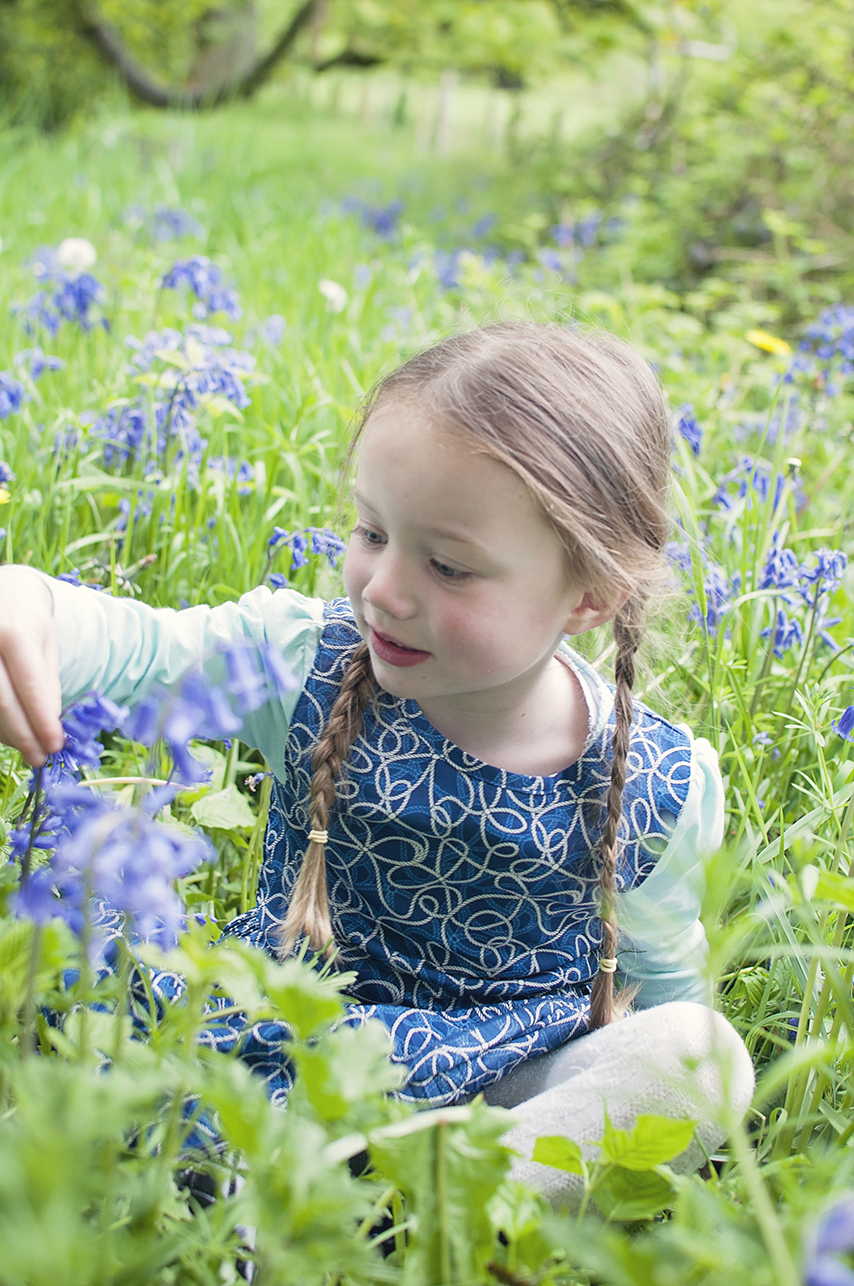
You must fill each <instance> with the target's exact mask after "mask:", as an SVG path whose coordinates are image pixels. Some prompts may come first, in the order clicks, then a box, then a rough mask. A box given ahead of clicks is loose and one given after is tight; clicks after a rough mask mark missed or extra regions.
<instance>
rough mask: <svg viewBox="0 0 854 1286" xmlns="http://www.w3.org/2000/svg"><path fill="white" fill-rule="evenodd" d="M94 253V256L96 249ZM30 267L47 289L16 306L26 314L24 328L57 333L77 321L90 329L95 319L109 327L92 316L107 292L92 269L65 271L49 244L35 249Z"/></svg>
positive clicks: (52, 333) (51, 333)
mask: <svg viewBox="0 0 854 1286" xmlns="http://www.w3.org/2000/svg"><path fill="white" fill-rule="evenodd" d="M92 253H93V255H94V251H93V252H92ZM31 267H32V270H33V273H34V274H35V277H36V279H37V280H38V281H39V282H40V283H41V285H42V286H43V287H44V289H42V290H40V291H38V292H37V294H35V295H33V297H32V299H30V300H29V302H28V303H27V304H25V305H23V306H16V309H15V311H18V312H22V313H23V316H24V328H25V330H26V331H27V332H28V333H30V334H32V333H33V331H34V329H35V328H36V327H42V328H43V329H44V330H46V331H47V332H48V334H49V335H56V334H57V333H58V331H59V329H60V327H61V326H62V324H63V322H77V324H78V325H79V326H80V327H81V328H82V329H83V330H91V329H92V327H93V326H94V325H95V324H96V322H100V324H101V325H103V326H104V327H105V328H106V326H107V323H106V321H105V320H104V318H102V317H101V318H95V317H93V316H92V315H91V313H92V310H93V309H94V308H95V306H96V305H98V304H100V303H101V302H102V301H103V299H104V298H105V295H106V291H105V290H104V287H103V285H102V283H101V282H100V281H98V279H97V277H93V276H92V274H91V273H90V272H74V271H71V272H68V271H66V270H65V268H64V267H63V266H62V264H61V263H60V260H59V259H58V258H57V254H56V251H55V250H54V249H53V248H52V247H50V246H43V247H42V248H41V249H40V250H38V251H37V252H36V255H35V256H34V258H33V259H32V260H31Z"/></svg>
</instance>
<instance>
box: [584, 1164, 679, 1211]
mask: <svg viewBox="0 0 854 1286" xmlns="http://www.w3.org/2000/svg"><path fill="white" fill-rule="evenodd" d="M673 1197H674V1188H673V1185H672V1183H671V1182H670V1180H669V1179H668V1178H667V1177H666V1176H665V1175H663V1174H659V1173H658V1172H657V1171H655V1170H646V1171H641V1172H639V1171H638V1170H637V1169H629V1168H628V1167H626V1166H622V1165H615V1166H614V1167H613V1168H611V1169H608V1170H606V1171H605V1172H604V1173H603V1175H602V1177H601V1179H599V1181H598V1182H597V1183H596V1185H595V1187H594V1188H593V1200H594V1201H595V1202H596V1205H597V1206H598V1207H599V1209H600V1210H601V1211H602V1214H603V1215H604V1216H605V1218H606V1219H624V1220H627V1221H631V1220H634V1219H652V1218H653V1216H654V1215H657V1214H659V1213H660V1211H662V1210H664V1209H665V1207H666V1206H668V1205H670V1203H671V1202H672V1200H673Z"/></svg>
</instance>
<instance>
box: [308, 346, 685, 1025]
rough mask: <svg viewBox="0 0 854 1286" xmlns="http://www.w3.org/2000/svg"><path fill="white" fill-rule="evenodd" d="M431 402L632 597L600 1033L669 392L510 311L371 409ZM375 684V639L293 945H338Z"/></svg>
mask: <svg viewBox="0 0 854 1286" xmlns="http://www.w3.org/2000/svg"><path fill="white" fill-rule="evenodd" d="M394 399H400V400H404V401H405V400H415V399H417V400H418V403H419V406H420V407H421V408H422V409H424V408H427V409H429V413H430V416H431V418H433V419H435V422H436V424H437V425H441V426H442V427H444V428H448V429H450V430H451V431H452V432H455V433H459V434H460V435H462V437H463V439H464V440H467V441H468V442H469V443H470V444H471V446H472V448H473V449H474V450H476V451H479V452H484V453H486V454H487V455H489V456H491V457H493V458H494V459H496V460H498V461H500V462H501V463H502V464H504V465H506V466H507V467H508V468H510V469H512V470H513V472H514V473H516V474H517V476H518V477H519V478H521V479H522V481H523V482H524V483H525V485H526V487H527V488H528V490H529V491H530V493H531V495H532V496H533V498H534V499H535V501H536V502H537V503H538V505H539V506H540V507H541V509H542V511H543V513H544V514H545V516H546V518H547V519H548V521H549V522H550V523H551V525H552V527H553V528H554V531H555V534H556V535H557V537H558V539H559V540H560V542H561V544H562V545H563V548H564V550H565V551H566V555H567V559H568V567H569V568H570V569H571V573H572V576H573V578H574V580H575V581H576V583H578V584H579V587H580V588H583V589H584V590H586V591H590V592H595V594H596V595H597V597H598V598H599V599H600V601H603V602H609V601H613V602H622V603H623V605H622V607H620V608H619V610H618V611H617V612H616V614H615V616H614V618H613V631H614V640H615V643H616V659H615V663H614V677H615V683H616V691H615V695H614V705H615V724H614V733H613V738H612V755H611V774H610V780H609V783H608V788H607V791H606V792H605V797H604V800H603V804H604V811H605V817H604V823H603V827H602V836H601V840H600V843H599V861H600V872H599V898H600V903H599V914H600V917H601V921H602V955H601V957H600V969H599V972H598V973H597V975H596V978H595V979H594V982H593V986H592V990H591V999H590V1026H591V1029H593V1028H596V1027H601V1026H604V1025H605V1024H607V1023H609V1022H612V1021H613V1020H614V1018H616V1017H618V1016H620V1015H621V1014H622V1013H623V1012H624V1011H625V1006H626V1003H627V1002H626V996H625V994H624V995H623V996H622V997H617V996H615V993H614V968H615V958H616V954H617V923H616V917H615V912H614V898H615V892H616V889H615V879H616V864H617V856H618V851H619V830H620V822H621V818H622V809H623V803H622V801H623V788H624V785H625V778H626V760H627V757H628V751H629V740H630V732H631V723H632V718H633V706H632V687H633V685H634V681H635V654H636V652H637V650H638V646H639V644H640V641H641V638H642V635H643V632H644V621H645V609H646V605H647V602H648V600H649V597H650V594H651V593H652V591H653V590H654V588H655V587H656V586H657V585H660V584H661V582H662V580H663V551H664V546H665V543H666V540H667V535H668V516H667V500H668V483H669V474H670V434H669V428H668V420H667V410H666V405H665V401H664V397H663V395H662V391H661V387H660V385H659V383H658V380H657V379H656V377H655V375H654V374H653V372H652V370H651V369H650V368H649V366H648V365H647V363H646V362H645V361H644V360H643V358H642V357H641V356H640V354H639V353H637V352H636V351H635V350H634V349H633V348H631V347H630V346H629V345H628V344H625V343H623V342H622V341H620V340H617V339H615V338H614V337H613V336H610V335H606V334H598V333H597V334H595V335H594V334H588V333H584V332H582V331H580V330H577V329H574V328H570V327H566V326H559V325H538V324H536V323H532V322H508V323H503V324H500V325H496V326H487V327H484V328H482V329H480V330H473V331H469V332H467V333H465V334H461V335H454V336H452V337H450V338H449V339H445V340H443V341H442V342H441V343H439V344H437V345H436V346H435V347H434V348H430V349H428V350H427V351H426V352H423V353H419V354H417V355H416V356H415V357H413V358H411V359H410V360H409V361H407V362H405V363H404V365H403V366H401V367H400V368H399V369H398V370H396V371H394V372H393V373H392V374H391V375H388V376H387V377H386V378H385V379H384V380H382V381H381V382H380V383H379V384H378V385H377V387H376V389H375V390H374V392H373V394H372V395H371V397H370V398H369V400H368V403H367V406H366V408H365V411H364V414H363V416H362V418H361V421H360V424H359V427H358V429H357V432H356V434H355V436H354V439H353V444H352V446H351V453H352V451H353V450H354V449H355V445H356V443H357V442H358V439H359V437H360V435H361V432H362V430H363V428H364V426H365V424H366V422H367V420H368V417H369V416H370V413H371V411H372V410H373V409H374V408H375V407H376V406H378V405H380V404H382V403H385V402H388V401H391V400H394ZM375 686H376V683H375V680H374V676H373V673H372V671H371V663H370V656H369V653H368V648H367V645H366V644H364V643H363V644H361V645H360V646H359V647H358V648H357V649H356V651H355V653H354V655H353V658H352V660H351V662H350V666H349V668H348V670H347V673H346V675H345V678H344V681H343V684H342V687H341V692H340V695H339V696H338V698H337V700H336V702H335V704H334V706H333V708H332V712H331V714H330V717H329V722H328V723H327V725H326V727H325V728H324V730H323V732H322V734H321V736H320V739H319V741H318V743H317V747H316V749H315V752H314V757H313V760H312V781H311V800H310V809H311V823H312V838H311V842H310V844H309V847H308V850H307V852H306V856H305V859H304V861H303V865H302V868H301V870H300V873H299V877H298V879H297V882H296V886H295V889H294V894H293V897H292V899H291V903H290V907H289V909H288V914H287V918H286V920H285V924H284V928H283V950H285V951H287V950H289V949H290V948H291V947H292V946H293V943H294V942H295V940H296V938H297V937H298V936H299V935H300V934H302V933H305V934H306V935H307V936H308V938H309V941H310V944H311V946H312V947H314V948H315V949H318V950H319V949H321V948H323V947H328V946H329V944H330V943H331V941H332V927H331V923H330V917H329V907H328V904H327V898H326V866H325V856H324V842H323V840H324V833H325V831H326V825H327V820H328V817H329V813H330V811H331V810H332V808H333V807H334V805H335V797H336V781H337V779H338V776H339V774H340V771H341V766H342V764H343V763H344V761H345V759H346V758H347V754H348V752H349V749H350V746H351V745H352V744H353V741H354V740H355V739H356V738H357V737H358V735H359V732H360V731H361V726H362V713H363V711H364V709H365V707H366V705H367V703H368V701H369V700H370V696H371V693H372V692H373V691H374V689H375Z"/></svg>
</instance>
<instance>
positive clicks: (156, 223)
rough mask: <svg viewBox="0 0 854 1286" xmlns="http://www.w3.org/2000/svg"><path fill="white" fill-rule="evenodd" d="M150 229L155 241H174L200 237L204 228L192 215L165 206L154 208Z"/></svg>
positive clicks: (176, 208)
mask: <svg viewBox="0 0 854 1286" xmlns="http://www.w3.org/2000/svg"><path fill="white" fill-rule="evenodd" d="M150 227H151V235H152V236H153V237H154V240H155V241H176V240H179V239H180V238H181V237H200V236H202V235H203V234H204V228H203V227H202V225H201V224H200V223H199V221H198V219H196V218H194V217H193V215H192V214H188V213H187V211H186V210H181V209H179V208H178V207H170V206H166V205H156V206H155V207H154V212H153V213H152V215H151V221H150Z"/></svg>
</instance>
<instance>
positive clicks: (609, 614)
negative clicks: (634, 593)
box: [563, 590, 631, 634]
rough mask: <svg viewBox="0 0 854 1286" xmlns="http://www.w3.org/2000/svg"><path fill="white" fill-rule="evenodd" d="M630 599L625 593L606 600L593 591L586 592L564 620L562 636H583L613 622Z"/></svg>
mask: <svg viewBox="0 0 854 1286" xmlns="http://www.w3.org/2000/svg"><path fill="white" fill-rule="evenodd" d="M630 597H631V595H630V594H628V593H626V594H618V595H617V596H616V597H614V598H607V599H606V598H603V597H602V596H601V595H599V594H597V593H596V592H595V590H588V591H587V593H585V594H583V595H582V597H581V599H580V601H579V602H578V603H577V604H576V605H575V607H574V608H573V609H572V611H571V612H570V614H569V616H568V617H567V618H566V624H565V625H564V627H563V632H564V634H584V632H585V631H586V630H595V629H596V626H597V625H604V624H605V622H606V621H611V620H613V619H614V617H615V616H616V615H617V613H618V612H619V610H620V608H621V607H622V606H623V604H624V603H627V602H628V600H629V598H630Z"/></svg>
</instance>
